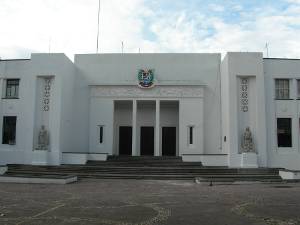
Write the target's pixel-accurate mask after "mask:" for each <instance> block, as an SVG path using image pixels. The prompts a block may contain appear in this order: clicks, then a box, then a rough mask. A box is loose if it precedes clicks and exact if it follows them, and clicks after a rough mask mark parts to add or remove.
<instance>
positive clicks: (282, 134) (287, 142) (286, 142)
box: [277, 118, 292, 147]
mask: <svg viewBox="0 0 300 225" xmlns="http://www.w3.org/2000/svg"><path fill="white" fill-rule="evenodd" d="M277 144H278V147H292V119H291V118H277Z"/></svg>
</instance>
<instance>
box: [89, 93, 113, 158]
mask: <svg viewBox="0 0 300 225" xmlns="http://www.w3.org/2000/svg"><path fill="white" fill-rule="evenodd" d="M89 118H90V122H89V128H90V129H89V132H88V134H85V135H86V136H87V137H89V152H90V153H108V154H110V155H112V154H113V137H114V132H113V128H114V102H113V101H112V100H111V99H101V98H96V97H92V98H91V99H90V117H89ZM99 125H101V126H104V132H103V133H104V135H103V143H102V144H101V143H100V142H99Z"/></svg>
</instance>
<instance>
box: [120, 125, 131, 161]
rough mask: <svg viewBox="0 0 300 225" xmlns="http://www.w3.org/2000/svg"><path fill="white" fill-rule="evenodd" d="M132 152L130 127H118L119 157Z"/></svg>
mask: <svg viewBox="0 0 300 225" xmlns="http://www.w3.org/2000/svg"><path fill="white" fill-rule="evenodd" d="M131 152H132V127H130V126H120V127H119V155H131Z"/></svg>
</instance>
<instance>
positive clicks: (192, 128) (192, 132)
mask: <svg viewBox="0 0 300 225" xmlns="http://www.w3.org/2000/svg"><path fill="white" fill-rule="evenodd" d="M193 136H194V127H193V126H189V144H190V145H192V144H193V143H194V137H193Z"/></svg>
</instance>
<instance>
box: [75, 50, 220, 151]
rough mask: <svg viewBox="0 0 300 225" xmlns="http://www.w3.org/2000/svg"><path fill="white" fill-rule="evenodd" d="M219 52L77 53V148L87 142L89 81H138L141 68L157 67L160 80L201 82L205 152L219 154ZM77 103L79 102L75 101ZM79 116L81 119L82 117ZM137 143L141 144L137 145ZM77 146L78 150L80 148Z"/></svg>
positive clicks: (156, 74)
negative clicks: (203, 87)
mask: <svg viewBox="0 0 300 225" xmlns="http://www.w3.org/2000/svg"><path fill="white" fill-rule="evenodd" d="M220 57H221V56H220V54H97V55H96V54H86V55H75V66H76V67H77V75H76V76H77V78H78V79H77V81H76V88H75V89H76V93H75V98H76V99H78V102H77V103H75V109H76V110H74V111H75V112H74V114H75V115H74V116H75V118H76V119H75V123H76V127H77V128H78V129H79V128H80V129H81V130H80V131H76V132H77V135H78V136H79V138H78V140H76V142H77V145H76V146H77V150H78V151H80V148H84V146H86V140H87V139H88V136H87V132H86V131H87V130H88V127H87V126H86V121H85V118H82V117H83V115H87V114H89V113H88V109H89V106H88V104H87V103H86V102H85V99H87V98H88V92H87V90H86V89H85V88H86V86H87V84H90V85H105V84H109V85H122V84H123V85H125V84H127V85H128V84H129V85H135V84H136V85H137V72H138V70H139V69H141V68H151V69H154V70H155V78H156V80H157V82H158V84H163V83H164V84H166V83H168V82H171V83H173V84H177V85H180V84H187V83H188V84H202V85H206V86H205V91H204V97H203V109H204V112H203V117H204V119H203V128H204V129H205V132H204V134H203V135H204V137H203V141H204V143H203V148H202V151H203V153H206V154H219V153H222V149H221V99H220V98H221V97H220V90H221V89H220V85H221V80H220ZM76 104H77V105H76ZM79 120H80V121H79ZM137 146H138V145H137ZM77 150H76V151H77Z"/></svg>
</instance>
